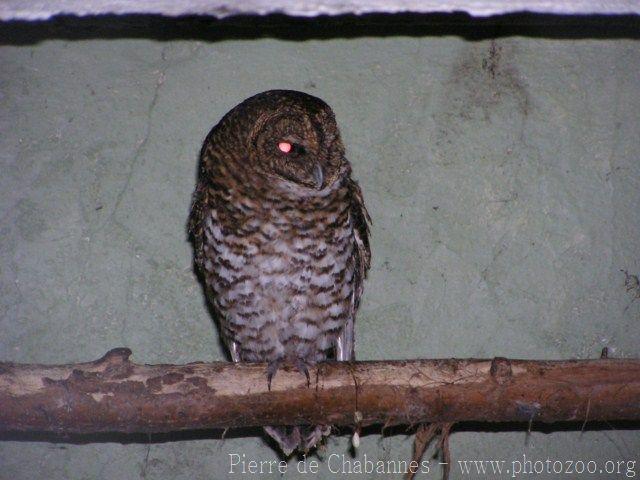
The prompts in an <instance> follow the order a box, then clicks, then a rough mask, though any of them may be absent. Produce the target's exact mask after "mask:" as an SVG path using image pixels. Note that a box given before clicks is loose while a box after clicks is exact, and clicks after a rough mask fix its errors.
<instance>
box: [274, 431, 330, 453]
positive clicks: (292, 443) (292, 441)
mask: <svg viewBox="0 0 640 480" xmlns="http://www.w3.org/2000/svg"><path fill="white" fill-rule="evenodd" d="M264 431H265V432H267V433H268V434H269V436H270V437H271V438H273V439H274V440H275V441H276V442H277V444H278V445H279V446H280V449H281V450H282V453H284V455H285V457H288V456H289V455H291V454H292V453H293V452H294V451H295V450H298V451H300V452H302V453H307V452H309V450H312V449H313V448H314V447H316V446H317V445H318V443H320V442H321V441H322V439H324V438H325V437H328V436H329V434H330V433H331V427H328V426H325V425H317V426H315V427H314V426H311V425H302V426H292V427H264Z"/></svg>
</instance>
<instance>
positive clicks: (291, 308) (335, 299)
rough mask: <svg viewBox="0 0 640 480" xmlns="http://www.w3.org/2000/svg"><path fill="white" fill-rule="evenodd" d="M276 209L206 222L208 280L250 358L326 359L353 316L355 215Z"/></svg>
mask: <svg viewBox="0 0 640 480" xmlns="http://www.w3.org/2000/svg"><path fill="white" fill-rule="evenodd" d="M283 210H284V211H278V210H276V209H271V210H270V211H269V212H268V214H267V215H261V216H254V217H253V218H247V219H246V220H245V221H244V222H238V223H236V224H235V225H234V226H229V225H226V226H225V225H223V223H222V222H220V219H219V218H218V214H217V213H216V212H212V214H211V215H210V217H209V218H208V219H207V221H206V228H205V235H206V240H207V241H206V244H205V246H204V249H205V262H204V269H205V278H206V281H207V285H208V287H209V288H210V290H211V294H212V295H211V296H212V297H213V298H212V301H213V302H214V304H215V305H216V308H217V309H218V310H219V311H220V312H221V313H222V315H223V316H224V322H222V323H223V324H224V325H223V326H224V328H225V329H226V335H228V336H229V337H230V338H231V339H233V341H235V342H237V343H238V344H239V346H240V349H241V352H242V353H241V356H242V357H243V358H244V359H245V360H271V359H274V358H277V357H290V356H295V357H300V358H305V359H308V360H313V361H315V360H322V359H323V358H325V357H326V353H325V351H327V350H328V349H331V348H332V347H333V345H334V343H335V340H336V338H337V336H338V335H339V333H340V331H341V329H342V328H343V327H344V324H345V323H346V321H347V318H348V316H349V315H350V314H351V302H352V295H353V289H354V285H353V280H354V271H355V262H354V240H353V231H352V230H351V226H350V223H349V219H348V217H347V216H344V215H343V216H342V217H343V218H341V217H340V212H335V211H333V210H331V209H329V210H327V211H326V212H318V211H301V212H296V211H294V210H292V209H283Z"/></svg>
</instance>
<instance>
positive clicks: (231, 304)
mask: <svg viewBox="0 0 640 480" xmlns="http://www.w3.org/2000/svg"><path fill="white" fill-rule="evenodd" d="M370 222H371V220H370V218H369V214H368V213H367V210H366V208H365V205H364V201H363V197H362V192H361V190H360V187H359V186H358V183H357V182H356V181H355V180H353V179H352V178H351V165H350V164H349V161H348V160H347V159H346V158H345V153H344V146H343V144H342V140H341V138H340V132H339V130H338V127H337V124H336V120H335V117H334V114H333V112H332V110H331V108H330V107H329V106H328V105H327V104H326V103H325V102H323V101H322V100H320V99H319V98H316V97H313V96H311V95H308V94H305V93H302V92H296V91H292V90H270V91H267V92H263V93H259V94H257V95H255V96H253V97H250V98H248V99H246V100H244V101H243V102H242V103H240V104H239V105H237V106H236V107H234V108H233V109H232V110H231V111H229V112H228V113H227V114H226V115H225V116H224V117H223V118H222V120H221V121H220V122H219V123H218V124H217V125H216V126H215V127H213V129H212V130H211V132H210V133H209V134H208V135H207V137H206V140H205V142H204V145H203V147H202V150H201V154H200V169H199V173H198V180H197V185H196V188H195V192H194V194H193V203H192V207H191V214H190V217H189V227H188V228H189V232H190V235H191V239H192V242H193V246H194V257H195V259H194V261H195V266H196V268H197V270H198V272H199V274H200V278H201V279H202V281H203V283H204V286H205V291H206V295H207V298H208V300H209V303H210V304H211V307H212V309H213V312H214V314H215V316H216V317H217V321H218V325H219V328H220V335H221V337H222V339H223V341H224V343H225V345H226V346H227V348H228V349H229V353H230V355H231V359H232V360H233V361H234V362H267V364H268V367H267V371H266V372H265V373H266V376H267V381H268V382H269V386H270V385H271V379H272V378H273V376H274V375H275V374H276V372H277V370H278V368H279V366H280V365H281V364H282V362H288V363H291V364H293V365H295V366H296V367H297V368H298V369H299V370H300V371H301V372H302V373H304V374H305V375H306V376H307V380H308V378H309V373H308V368H309V367H310V366H313V365H315V364H316V363H317V362H321V361H324V360H337V361H351V360H354V359H355V357H354V321H355V316H356V311H357V309H358V305H359V303H360V298H361V296H362V291H363V281H364V279H365V277H366V275H367V271H368V269H369V266H370V262H371V251H370V246H369V223H370ZM265 430H266V432H267V433H268V434H269V435H270V436H271V437H273V438H274V440H275V441H276V442H277V443H278V444H279V445H280V447H281V449H282V451H283V453H284V454H285V455H286V456H289V455H291V453H292V452H294V451H295V450H298V451H300V452H308V451H309V450H310V449H312V448H313V447H315V446H316V444H317V443H318V442H320V441H321V440H322V439H323V438H324V437H325V436H327V435H329V433H330V427H329V426H293V427H265Z"/></svg>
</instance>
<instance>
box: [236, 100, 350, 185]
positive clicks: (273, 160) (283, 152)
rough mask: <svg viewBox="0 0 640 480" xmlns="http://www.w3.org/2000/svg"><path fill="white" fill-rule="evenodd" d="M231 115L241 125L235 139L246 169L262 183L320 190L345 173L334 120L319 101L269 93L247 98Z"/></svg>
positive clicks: (328, 110)
mask: <svg viewBox="0 0 640 480" xmlns="http://www.w3.org/2000/svg"><path fill="white" fill-rule="evenodd" d="M232 112H233V113H236V114H237V117H236V118H237V120H239V122H238V123H241V124H242V128H241V132H240V131H238V130H237V131H236V132H237V134H238V136H237V137H236V138H240V139H241V141H242V143H244V145H243V147H244V149H246V151H245V155H243V156H244V158H245V159H246V160H247V161H248V163H249V165H248V166H249V167H250V168H253V169H254V170H255V171H256V172H257V173H258V174H260V175H263V176H264V177H265V179H266V180H267V181H277V180H285V181H286V182H293V183H294V184H296V185H299V186H302V187H305V188H308V189H314V190H322V189H324V188H326V187H328V186H331V185H332V184H333V183H334V182H335V181H336V180H337V179H338V178H339V177H340V176H341V175H342V174H343V173H344V171H345V168H348V163H347V162H346V160H345V158H344V146H343V145H342V140H341V139H340V133H339V131H338V127H337V125H336V120H335V116H334V114H333V112H332V111H331V108H330V107H329V106H328V105H327V104H326V103H325V102H323V101H322V100H320V99H319V98H316V97H313V96H311V95H308V94H306V93H302V92H296V91H293V90H270V91H267V92H263V93H259V94H258V95H255V96H253V97H250V98H248V99H247V100H245V101H244V102H242V103H241V104H240V105H238V106H237V107H236V108H234V110H232ZM232 112H230V113H232ZM234 116H235V115H234ZM234 123H235V122H234Z"/></svg>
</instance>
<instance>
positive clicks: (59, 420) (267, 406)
mask: <svg viewBox="0 0 640 480" xmlns="http://www.w3.org/2000/svg"><path fill="white" fill-rule="evenodd" d="M130 355H131V351H130V350H128V349H125V348H120V349H115V350H111V351H110V352H109V353H107V354H106V355H105V356H104V357H102V358H101V359H99V360H97V361H95V362H90V363H81V364H73V365H60V366H47V365H25V364H15V363H0V431H45V432H65V433H72V432H75V433H90V432H105V431H111V432H127V433H132V432H169V431H176V430H182V429H204V428H227V427H244V426H258V425H278V424H305V423H306V424H319V423H321V424H333V425H354V424H357V425H358V427H360V426H367V425H371V424H385V425H393V424H418V423H426V422H438V423H450V422H460V421H481V422H505V421H509V422H511V421H522V422H529V421H532V420H533V421H541V422H559V421H579V422H583V421H585V420H588V421H602V420H608V421H612V420H639V419H640V360H617V359H616V360H614V359H607V358H604V359H599V360H566V361H560V360H558V361H533V360H507V359H505V358H495V359H493V360H476V359H466V360H459V359H448V360H404V361H384V362H383V361H374V362H356V363H330V364H322V365H320V366H318V367H317V368H314V369H312V370H311V372H310V373H311V383H310V385H309V386H307V380H306V378H305V376H304V375H302V374H300V373H299V372H298V371H296V370H295V369H294V368H291V367H289V366H287V365H285V366H283V367H282V368H281V369H280V370H279V371H278V373H277V375H276V376H275V378H274V380H273V382H272V385H271V390H270V391H269V390H268V388H267V381H266V375H265V370H266V365H263V364H231V363H213V364H205V363H192V364H188V365H138V364H135V363H132V362H130V361H129V356H130ZM356 412H358V413H356Z"/></svg>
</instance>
